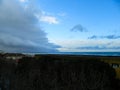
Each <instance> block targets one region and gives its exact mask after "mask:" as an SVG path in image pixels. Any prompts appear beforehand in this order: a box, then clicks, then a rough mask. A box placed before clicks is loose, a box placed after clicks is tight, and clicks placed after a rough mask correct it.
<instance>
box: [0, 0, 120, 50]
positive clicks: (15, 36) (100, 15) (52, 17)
mask: <svg viewBox="0 0 120 90" xmlns="http://www.w3.org/2000/svg"><path fill="white" fill-rule="evenodd" d="M0 50H3V51H7V52H56V51H60V52H82V51H120V0H0Z"/></svg>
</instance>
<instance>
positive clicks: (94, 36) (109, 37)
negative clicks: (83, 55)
mask: <svg viewBox="0 0 120 90" xmlns="http://www.w3.org/2000/svg"><path fill="white" fill-rule="evenodd" d="M100 38H101V39H119V38H120V36H117V35H107V36H96V35H93V36H91V37H88V39H100Z"/></svg>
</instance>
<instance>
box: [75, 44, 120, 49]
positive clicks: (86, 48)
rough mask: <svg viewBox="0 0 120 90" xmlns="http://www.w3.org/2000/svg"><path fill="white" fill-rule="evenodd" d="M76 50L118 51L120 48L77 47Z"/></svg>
mask: <svg viewBox="0 0 120 90" xmlns="http://www.w3.org/2000/svg"><path fill="white" fill-rule="evenodd" d="M76 49H80V50H120V46H117V47H114V46H113V47H107V46H100V45H98V46H84V47H77V48H76Z"/></svg>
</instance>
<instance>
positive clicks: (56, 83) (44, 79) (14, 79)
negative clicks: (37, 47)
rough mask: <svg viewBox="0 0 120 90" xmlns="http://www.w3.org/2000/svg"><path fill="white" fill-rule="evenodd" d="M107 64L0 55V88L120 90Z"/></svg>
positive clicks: (80, 60) (117, 81) (24, 89)
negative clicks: (15, 59) (12, 59)
mask: <svg viewBox="0 0 120 90" xmlns="http://www.w3.org/2000/svg"><path fill="white" fill-rule="evenodd" d="M115 76H116V74H115V70H114V69H113V68H112V67H110V66H109V65H108V64H107V63H104V62H101V61H99V60H94V59H87V60H86V59H85V60H83V59H78V60H64V59H63V60H59V59H57V58H51V57H49V56H44V57H42V58H37V59H36V58H32V57H24V58H22V59H20V60H19V62H18V64H17V65H16V64H14V63H13V62H8V61H5V60H4V59H3V58H0V90H119V88H120V87H119V83H120V81H119V80H117V79H116V78H115Z"/></svg>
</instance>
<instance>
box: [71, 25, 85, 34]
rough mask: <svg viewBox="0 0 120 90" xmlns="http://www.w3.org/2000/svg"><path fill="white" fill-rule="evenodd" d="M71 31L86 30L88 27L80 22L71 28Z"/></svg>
mask: <svg viewBox="0 0 120 90" xmlns="http://www.w3.org/2000/svg"><path fill="white" fill-rule="evenodd" d="M71 31H73V32H77V31H79V32H86V31H87V29H86V28H85V27H83V26H82V25H81V24H78V25H75V26H74V27H73V28H72V29H71Z"/></svg>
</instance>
